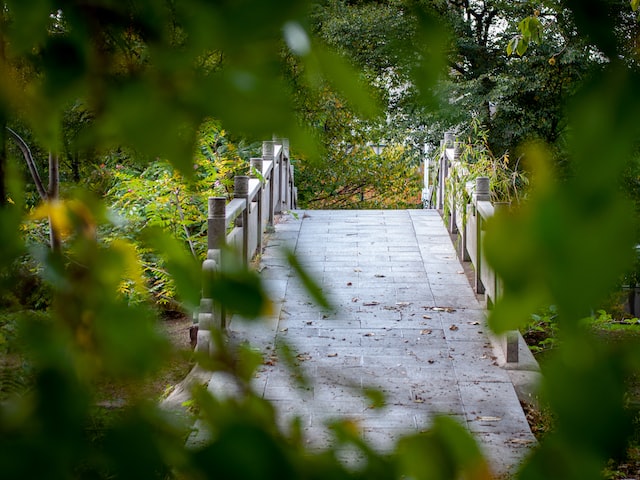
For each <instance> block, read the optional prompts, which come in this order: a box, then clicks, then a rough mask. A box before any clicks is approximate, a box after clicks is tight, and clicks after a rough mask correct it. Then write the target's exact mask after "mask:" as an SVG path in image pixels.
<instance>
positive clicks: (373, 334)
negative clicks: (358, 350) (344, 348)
mask: <svg viewBox="0 0 640 480" xmlns="http://www.w3.org/2000/svg"><path fill="white" fill-rule="evenodd" d="M364 336H365V337H373V336H375V333H365V334H364Z"/></svg>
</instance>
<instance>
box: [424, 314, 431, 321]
mask: <svg viewBox="0 0 640 480" xmlns="http://www.w3.org/2000/svg"><path fill="white" fill-rule="evenodd" d="M422 318H424V319H425V320H431V317H430V316H429V315H422Z"/></svg>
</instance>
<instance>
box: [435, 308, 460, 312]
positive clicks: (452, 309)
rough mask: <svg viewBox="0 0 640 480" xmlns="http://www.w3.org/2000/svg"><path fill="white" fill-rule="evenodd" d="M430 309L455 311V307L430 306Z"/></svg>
mask: <svg viewBox="0 0 640 480" xmlns="http://www.w3.org/2000/svg"><path fill="white" fill-rule="evenodd" d="M431 310H433V311H434V312H446V313H453V312H455V311H456V309H455V308H453V307H431Z"/></svg>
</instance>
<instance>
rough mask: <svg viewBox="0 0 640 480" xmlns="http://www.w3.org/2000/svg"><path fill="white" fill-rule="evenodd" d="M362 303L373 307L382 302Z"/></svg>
mask: <svg viewBox="0 0 640 480" xmlns="http://www.w3.org/2000/svg"><path fill="white" fill-rule="evenodd" d="M362 305H364V306H365V307H373V306H374V305H380V302H364V303H363V304H362Z"/></svg>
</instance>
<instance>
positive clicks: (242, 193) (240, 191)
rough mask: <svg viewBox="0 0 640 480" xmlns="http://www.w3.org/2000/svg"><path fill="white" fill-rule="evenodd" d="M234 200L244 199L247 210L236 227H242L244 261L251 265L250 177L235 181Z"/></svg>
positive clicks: (240, 176) (243, 176)
mask: <svg viewBox="0 0 640 480" xmlns="http://www.w3.org/2000/svg"><path fill="white" fill-rule="evenodd" d="M233 191H234V193H233V197H234V198H244V201H245V208H244V209H243V210H242V215H241V216H240V217H238V219H237V220H236V226H238V227H242V260H243V261H244V263H245V265H246V264H248V263H249V209H250V208H251V205H250V204H249V177H247V176H245V175H239V176H237V177H235V179H234V187H233Z"/></svg>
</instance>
